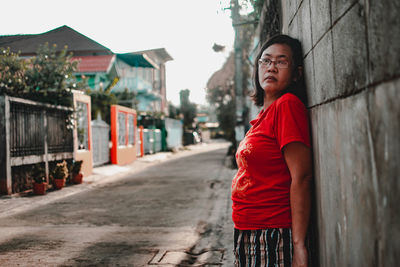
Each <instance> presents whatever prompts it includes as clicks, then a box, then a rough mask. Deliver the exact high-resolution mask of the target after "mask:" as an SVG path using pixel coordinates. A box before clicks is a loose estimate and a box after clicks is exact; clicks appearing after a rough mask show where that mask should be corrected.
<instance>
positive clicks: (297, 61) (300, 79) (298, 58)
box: [251, 34, 307, 106]
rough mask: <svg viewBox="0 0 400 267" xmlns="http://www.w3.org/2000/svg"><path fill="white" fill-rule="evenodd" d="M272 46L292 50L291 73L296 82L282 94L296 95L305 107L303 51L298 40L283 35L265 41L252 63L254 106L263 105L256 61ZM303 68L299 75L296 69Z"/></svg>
mask: <svg viewBox="0 0 400 267" xmlns="http://www.w3.org/2000/svg"><path fill="white" fill-rule="evenodd" d="M273 44H285V45H287V46H289V47H290V49H291V50H292V57H293V66H294V68H293V71H296V72H297V73H294V75H296V78H297V79H296V80H295V81H293V82H292V83H291V84H290V85H289V86H288V88H287V89H286V90H285V92H284V93H292V94H294V95H296V96H297V97H298V98H299V99H300V100H301V101H302V102H303V103H304V105H307V96H306V89H305V83H304V63H303V51H302V47H301V43H300V41H299V40H297V39H294V38H292V37H290V36H288V35H285V34H278V35H274V36H272V37H271V38H270V39H269V40H267V41H266V42H265V43H263V45H262V46H261V48H260V51H259V52H258V54H257V57H256V59H255V62H254V68H253V83H254V87H255V92H254V93H253V94H252V95H251V97H252V99H253V101H254V103H255V105H257V106H263V105H264V89H263V88H262V87H261V85H260V82H259V78H258V60H259V59H260V58H261V55H262V53H263V52H264V50H265V49H267V48H268V47H270V46H271V45H273ZM299 67H301V68H303V74H299V72H298V68H299Z"/></svg>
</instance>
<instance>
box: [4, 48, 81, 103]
mask: <svg viewBox="0 0 400 267" xmlns="http://www.w3.org/2000/svg"><path fill="white" fill-rule="evenodd" d="M1 50H2V54H1V56H0V93H2V94H4V93H5V94H8V95H11V96H18V97H22V98H27V99H31V100H35V101H39V102H45V103H50V104H54V105H64V106H70V107H71V106H72V92H71V89H74V88H77V81H76V79H75V77H74V76H73V75H72V74H73V72H74V71H75V70H76V67H77V62H72V61H71V57H72V55H71V54H69V55H68V54H67V47H65V48H64V49H63V50H61V51H60V52H56V46H55V45H53V47H51V48H50V47H49V45H48V44H47V43H45V44H44V45H41V46H39V48H38V50H37V55H36V56H35V57H32V58H29V59H23V58H20V57H19V54H15V53H12V52H10V49H1Z"/></svg>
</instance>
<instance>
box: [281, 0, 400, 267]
mask: <svg viewBox="0 0 400 267" xmlns="http://www.w3.org/2000/svg"><path fill="white" fill-rule="evenodd" d="M281 7H282V10H281V11H282V13H281V16H282V22H281V23H282V25H283V29H282V31H283V32H284V33H288V34H289V35H291V36H293V37H297V38H298V39H300V40H301V41H302V44H303V50H304V53H305V78H306V84H307V88H308V99H309V110H310V118H311V123H312V139H313V153H314V163H315V165H314V171H315V211H314V212H315V221H316V225H317V228H318V237H317V241H318V245H317V251H318V252H317V253H318V256H319V265H320V266H332V267H333V266H334V267H336V266H363V267H366V266H371V267H372V266H374V267H376V266H397V265H398V264H399V262H400V209H399V205H400V181H399V180H400V177H399V176H400V167H399V166H400V1H391V0H380V1H371V0H365V1H345V0H330V1H329V0H281Z"/></svg>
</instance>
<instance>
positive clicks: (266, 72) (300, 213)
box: [232, 35, 312, 267]
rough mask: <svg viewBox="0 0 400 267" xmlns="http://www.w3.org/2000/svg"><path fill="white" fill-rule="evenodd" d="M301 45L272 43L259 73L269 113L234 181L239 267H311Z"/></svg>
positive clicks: (253, 133) (256, 127) (243, 148)
mask: <svg viewBox="0 0 400 267" xmlns="http://www.w3.org/2000/svg"><path fill="white" fill-rule="evenodd" d="M302 62H303V60H302V50H301V44H300V42H299V41H298V40H296V39H293V38H291V37H289V36H287V35H277V36H274V37H272V38H271V39H270V40H268V41H267V42H266V43H265V44H264V45H263V46H262V47H261V50H260V52H259V54H258V55H257V58H256V62H255V67H254V83H255V87H256V92H255V94H254V95H253V100H254V101H255V104H256V105H259V106H263V109H262V110H261V111H260V113H259V114H258V116H257V118H256V119H254V120H252V121H251V122H250V124H251V125H252V127H251V129H250V130H249V131H248V132H247V134H246V136H245V138H244V139H243V141H242V142H241V143H240V145H239V147H238V150H237V153H236V161H237V163H238V172H237V174H236V176H235V178H234V179H233V181H232V201H233V205H232V210H233V213H232V218H233V222H234V224H235V236H234V238H235V244H234V253H235V266H284V267H287V266H296V267H297V266H308V263H307V255H308V254H307V249H306V246H305V237H306V232H307V227H308V221H309V214H310V179H311V175H312V160H311V149H310V137H309V126H308V116H307V110H306V108H305V105H304V103H303V102H302V101H301V100H300V99H302V100H304V99H305V98H304V96H305V92H304V87H303V86H302V85H303V84H304V82H303V79H302V71H303V63H302Z"/></svg>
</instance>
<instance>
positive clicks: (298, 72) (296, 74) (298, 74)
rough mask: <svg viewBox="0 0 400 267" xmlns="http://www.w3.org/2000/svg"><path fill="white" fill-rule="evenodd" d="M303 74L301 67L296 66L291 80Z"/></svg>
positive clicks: (298, 78) (295, 79)
mask: <svg viewBox="0 0 400 267" xmlns="http://www.w3.org/2000/svg"><path fill="white" fill-rule="evenodd" d="M302 76H303V67H301V66H299V67H297V71H295V73H294V77H293V81H295V82H297V80H300V78H301V77H302Z"/></svg>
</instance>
